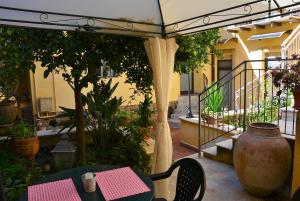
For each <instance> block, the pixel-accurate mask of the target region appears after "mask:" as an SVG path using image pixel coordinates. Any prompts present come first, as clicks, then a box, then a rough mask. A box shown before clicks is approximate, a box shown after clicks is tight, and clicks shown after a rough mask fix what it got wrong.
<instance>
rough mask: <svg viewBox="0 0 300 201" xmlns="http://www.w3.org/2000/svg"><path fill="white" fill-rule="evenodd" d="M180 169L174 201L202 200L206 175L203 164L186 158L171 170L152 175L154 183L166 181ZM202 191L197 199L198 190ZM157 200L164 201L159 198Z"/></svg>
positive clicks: (175, 164)
mask: <svg viewBox="0 0 300 201" xmlns="http://www.w3.org/2000/svg"><path fill="white" fill-rule="evenodd" d="M177 167H179V170H178V176H177V184H176V195H175V199H174V201H200V200H202V198H203V196H204V192H205V185H206V182H205V181H206V180H205V173H204V170H203V167H202V166H201V164H200V163H199V162H198V161H196V160H194V159H191V158H184V159H181V160H179V161H177V162H175V163H174V164H173V165H172V166H171V167H170V168H169V170H167V171H166V172H163V173H159V174H155V175H151V176H150V177H151V179H152V181H157V180H161V179H166V178H168V177H170V176H171V174H172V172H173V171H174V170H175V169H176V168H177ZM199 189H200V193H199V196H198V197H197V198H195V196H196V194H197V192H198V190H199ZM155 200H164V199H162V198H158V199H155Z"/></svg>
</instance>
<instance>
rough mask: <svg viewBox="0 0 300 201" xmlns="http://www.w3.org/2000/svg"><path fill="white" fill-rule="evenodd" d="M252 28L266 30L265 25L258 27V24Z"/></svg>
mask: <svg viewBox="0 0 300 201" xmlns="http://www.w3.org/2000/svg"><path fill="white" fill-rule="evenodd" d="M254 27H255V28H256V29H265V28H266V26H265V25H260V24H256V25H254Z"/></svg>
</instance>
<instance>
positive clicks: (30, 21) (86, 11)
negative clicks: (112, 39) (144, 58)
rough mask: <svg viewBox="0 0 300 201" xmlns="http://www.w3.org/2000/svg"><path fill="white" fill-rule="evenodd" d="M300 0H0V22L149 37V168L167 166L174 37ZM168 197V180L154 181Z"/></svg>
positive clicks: (274, 13)
mask: <svg viewBox="0 0 300 201" xmlns="http://www.w3.org/2000/svg"><path fill="white" fill-rule="evenodd" d="M299 4H300V1H299V0H252V1H249V0H185V1H184V0H51V1H50V0H0V24H5V25H14V26H23V27H38V28H47V29H61V30H81V31H94V32H102V33H112V34H124V35H131V36H140V37H149V38H150V39H149V40H148V41H146V42H145V48H146V51H147V55H148V57H149V60H150V63H151V66H152V68H153V72H154V81H153V82H154V89H155V92H156V93H155V94H156V100H157V105H158V109H159V117H158V123H157V124H158V126H157V135H156V145H155V146H156V147H155V157H154V165H153V172H155V173H158V172H162V171H165V170H167V169H168V167H169V166H170V164H171V160H172V142H171V137H170V129H169V126H168V122H167V109H168V100H169V94H170V89H171V72H172V71H173V68H174V56H175V53H176V50H177V45H176V42H175V40H174V37H176V36H177V35H186V34H192V33H197V32H201V31H204V30H208V29H212V28H221V27H226V26H229V25H240V24H242V23H251V22H254V21H260V20H266V19H270V18H277V17H281V16H286V15H290V14H291V13H297V12H299ZM155 187H156V188H155V191H156V195H157V196H163V197H166V198H167V197H168V182H167V181H165V182H161V183H159V184H157V185H156V186H155Z"/></svg>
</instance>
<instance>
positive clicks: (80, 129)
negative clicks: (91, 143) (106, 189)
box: [74, 82, 86, 164]
mask: <svg viewBox="0 0 300 201" xmlns="http://www.w3.org/2000/svg"><path fill="white" fill-rule="evenodd" d="M74 85H75V89H74V94H75V108H76V131H77V144H78V146H79V160H80V162H82V163H83V164H85V163H86V139H85V131H84V115H83V112H84V111H83V103H82V99H81V88H80V86H79V84H78V82H77V83H76V82H75V84H74Z"/></svg>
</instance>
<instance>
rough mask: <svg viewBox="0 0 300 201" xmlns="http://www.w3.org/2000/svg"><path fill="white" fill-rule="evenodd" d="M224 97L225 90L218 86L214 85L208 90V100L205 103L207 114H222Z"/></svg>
mask: <svg viewBox="0 0 300 201" xmlns="http://www.w3.org/2000/svg"><path fill="white" fill-rule="evenodd" d="M223 96H224V92H223V88H222V87H218V86H217V85H216V84H214V85H213V86H212V87H211V88H210V89H209V90H208V94H207V100H206V102H205V110H206V112H212V113H218V112H221V111H222V103H223Z"/></svg>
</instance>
